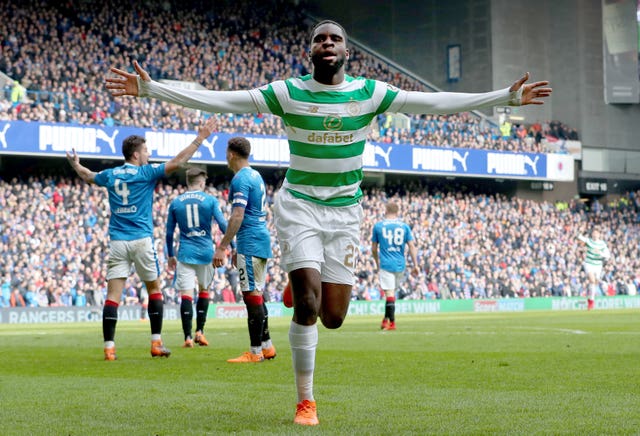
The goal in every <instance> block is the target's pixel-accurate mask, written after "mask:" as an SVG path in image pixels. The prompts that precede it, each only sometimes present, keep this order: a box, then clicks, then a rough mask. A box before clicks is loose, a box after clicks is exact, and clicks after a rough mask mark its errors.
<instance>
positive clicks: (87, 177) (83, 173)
mask: <svg viewBox="0 0 640 436" xmlns="http://www.w3.org/2000/svg"><path fill="white" fill-rule="evenodd" d="M71 151H72V153H69V152H68V151H67V160H68V161H69V164H70V165H71V168H73V170H74V171H75V172H76V174H78V176H79V177H80V178H81V179H82V180H84V181H85V182H87V183H93V180H94V178H95V176H96V173H94V172H93V171H91V170H90V169H89V168H87V167H85V166H83V165H82V164H80V156H78V154H77V153H76V149H75V148H72V149H71Z"/></svg>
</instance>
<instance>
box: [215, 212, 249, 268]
mask: <svg viewBox="0 0 640 436" xmlns="http://www.w3.org/2000/svg"><path fill="white" fill-rule="evenodd" d="M242 220H244V208H243V207H234V208H233V210H232V211H231V216H230V217H229V222H228V223H227V231H226V232H225V233H224V236H223V238H222V241H220V244H219V245H218V247H217V248H216V251H215V253H214V254H213V266H215V267H219V266H222V265H224V264H225V262H226V260H227V255H226V251H227V248H228V247H229V246H230V245H231V241H232V240H233V238H235V236H236V234H237V233H238V230H240V226H241V225H242Z"/></svg>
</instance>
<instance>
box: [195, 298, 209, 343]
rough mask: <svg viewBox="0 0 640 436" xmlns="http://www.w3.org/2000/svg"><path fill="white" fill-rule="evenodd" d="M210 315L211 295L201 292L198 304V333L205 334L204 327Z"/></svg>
mask: <svg viewBox="0 0 640 436" xmlns="http://www.w3.org/2000/svg"><path fill="white" fill-rule="evenodd" d="M208 313H209V293H208V292H200V293H199V294H198V302H197V303H196V331H197V332H203V333H204V325H205V323H206V322H207V314H208Z"/></svg>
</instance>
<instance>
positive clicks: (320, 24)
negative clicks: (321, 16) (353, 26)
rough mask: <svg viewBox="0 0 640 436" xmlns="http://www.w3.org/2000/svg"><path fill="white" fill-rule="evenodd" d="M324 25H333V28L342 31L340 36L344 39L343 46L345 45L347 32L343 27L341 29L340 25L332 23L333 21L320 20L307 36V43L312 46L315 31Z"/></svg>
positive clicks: (335, 22)
mask: <svg viewBox="0 0 640 436" xmlns="http://www.w3.org/2000/svg"><path fill="white" fill-rule="evenodd" d="M324 24H333V25H335V26H338V27H339V28H340V30H342V36H343V37H344V43H345V45H346V44H347V31H346V30H344V27H342V25H341V24H340V23H338V22H337V21H333V20H322V21H320V22H319V23H318V24H316V25H315V26H313V28H312V29H311V33H310V34H309V42H310V43H311V44H313V35H315V34H316V30H317V29H318V27H320V26H322V25H324Z"/></svg>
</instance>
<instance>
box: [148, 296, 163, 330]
mask: <svg viewBox="0 0 640 436" xmlns="http://www.w3.org/2000/svg"><path fill="white" fill-rule="evenodd" d="M163 311H164V302H163V301H162V294H161V293H157V294H150V295H149V308H148V313H149V324H151V334H152V335H159V334H161V333H162V315H163Z"/></svg>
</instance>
